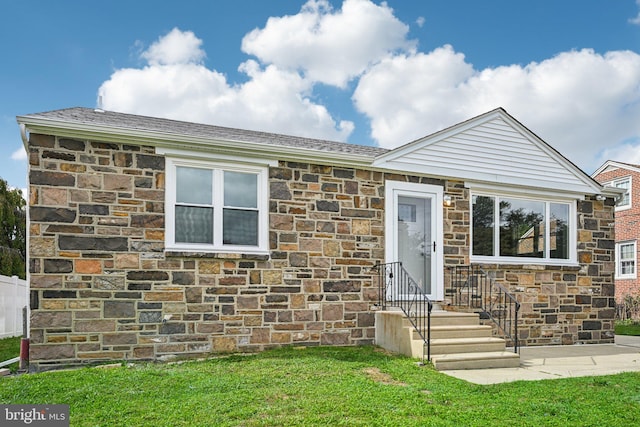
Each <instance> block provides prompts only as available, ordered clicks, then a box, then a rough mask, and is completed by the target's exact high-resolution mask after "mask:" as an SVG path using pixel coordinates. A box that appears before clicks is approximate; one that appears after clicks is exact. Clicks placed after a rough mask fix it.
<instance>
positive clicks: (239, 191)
mask: <svg viewBox="0 0 640 427" xmlns="http://www.w3.org/2000/svg"><path fill="white" fill-rule="evenodd" d="M224 205H225V206H229V207H235V208H254V209H255V208H257V207H258V176H257V175H256V174H253V173H243V172H230V171H225V172H224Z"/></svg>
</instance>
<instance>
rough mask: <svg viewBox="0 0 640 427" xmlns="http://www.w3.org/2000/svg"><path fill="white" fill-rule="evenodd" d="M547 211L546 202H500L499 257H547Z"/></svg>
mask: <svg viewBox="0 0 640 427" xmlns="http://www.w3.org/2000/svg"><path fill="white" fill-rule="evenodd" d="M544 210H545V204H544V202H538V201H533V200H524V199H508V198H504V199H501V200H500V256H512V257H533V258H543V257H544V256H545V254H544V221H545V219H544V216H545V215H544Z"/></svg>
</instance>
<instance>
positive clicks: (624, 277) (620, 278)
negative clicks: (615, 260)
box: [614, 276, 637, 280]
mask: <svg viewBox="0 0 640 427" xmlns="http://www.w3.org/2000/svg"><path fill="white" fill-rule="evenodd" d="M614 279H615V280H636V279H637V276H615V277H614Z"/></svg>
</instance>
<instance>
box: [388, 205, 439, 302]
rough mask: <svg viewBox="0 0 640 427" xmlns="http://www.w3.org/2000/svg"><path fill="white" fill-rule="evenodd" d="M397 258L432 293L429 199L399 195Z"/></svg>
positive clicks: (413, 277) (426, 290) (412, 276)
mask: <svg viewBox="0 0 640 427" xmlns="http://www.w3.org/2000/svg"><path fill="white" fill-rule="evenodd" d="M397 209H398V221H397V230H396V233H397V245H398V259H399V260H401V261H402V265H403V267H404V268H405V269H406V270H407V272H408V273H409V275H410V276H411V278H412V279H413V280H415V282H416V284H417V285H418V286H420V287H421V288H422V290H423V291H425V292H426V293H427V294H429V293H431V256H432V254H431V242H432V238H431V199H430V198H426V197H425V198H421V197H407V196H398V206H397Z"/></svg>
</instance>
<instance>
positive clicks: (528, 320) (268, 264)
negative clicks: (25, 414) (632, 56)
mask: <svg viewBox="0 0 640 427" xmlns="http://www.w3.org/2000/svg"><path fill="white" fill-rule="evenodd" d="M18 122H19V124H20V125H21V128H22V131H23V135H24V139H25V146H26V148H27V151H28V155H29V205H30V208H29V226H28V229H29V236H28V242H29V243H28V252H29V281H30V286H31V323H30V338H31V346H30V352H31V353H30V358H31V363H32V366H33V368H34V369H43V368H46V366H48V365H58V366H59V365H60V364H65V365H68V364H78V363H83V362H92V361H99V360H108V359H165V358H171V357H175V356H180V355H198V354H206V353H211V352H229V351H259V350H262V349H266V348H271V347H274V346H280V345H304V346H310V345H360V344H371V343H373V342H374V337H375V333H374V332H375V324H374V323H375V316H374V312H373V304H374V303H375V301H376V300H377V289H376V288H375V286H374V283H373V280H372V272H371V267H373V266H374V265H375V264H376V263H381V262H391V261H398V260H400V261H403V262H404V263H405V265H406V266H407V269H408V270H410V272H411V273H412V274H413V275H414V276H415V278H416V280H417V281H418V282H419V283H420V284H421V285H422V286H423V287H424V289H425V291H426V292H427V293H428V294H429V295H430V296H431V298H432V299H434V300H442V299H443V271H444V269H445V268H446V267H447V266H455V265H467V264H471V263H473V264H480V265H482V266H483V268H484V269H485V270H488V271H490V272H491V273H492V275H493V276H495V278H496V280H497V281H499V282H501V283H502V284H503V285H505V286H506V287H508V288H509V289H510V290H511V291H512V292H513V293H514V294H515V295H516V296H517V298H518V299H519V300H520V302H521V303H522V310H521V318H520V319H521V325H522V327H521V339H522V342H523V344H525V345H540V344H571V343H577V342H584V343H604V342H612V340H613V318H614V300H613V295H614V285H613V273H614V241H613V225H612V224H613V209H614V208H613V205H614V199H613V196H614V194H613V193H606V190H605V189H603V188H602V187H601V186H600V185H599V184H598V183H597V182H595V181H594V180H592V179H591V178H590V177H589V176H587V175H586V174H584V173H583V172H582V171H580V170H579V169H578V168H576V167H575V166H574V165H573V164H572V163H571V162H569V161H568V160H567V159H565V158H564V157H562V156H561V155H560V154H559V153H558V152H556V151H555V150H553V149H552V148H551V147H549V146H548V145H547V144H546V143H545V142H544V141H542V140H540V139H539V138H538V137H537V136H535V135H534V134H533V133H531V132H530V131H529V130H528V129H527V128H525V127H524V126H523V125H522V124H520V123H519V122H518V121H516V120H515V119H514V118H513V117H511V116H510V115H509V114H507V113H506V112H505V111H504V110H502V109H497V110H493V111H490V112H488V113H486V114H483V115H481V116H478V117H476V118H474V119H471V120H468V121H465V122H463V123H460V124H458V125H456V126H453V127H451V128H448V129H445V130H443V131H441V132H438V133H436V134H433V135H431V136H428V137H426V138H423V139H420V140H418V141H414V142H412V143H410V144H406V145H404V146H401V147H399V148H397V149H395V150H385V149H380V148H374V147H366V146H358V145H351V144H343V143H336V142H329V141H319V140H311V139H306V138H298V137H292V136H285V135H274V134H267V133H261V132H252V131H244V130H238V129H228V128H220V127H216V126H209V125H201V124H194V123H185V122H177V121H171V120H165V119H157V118H151V117H142V116H134V115H129V114H121V113H113V112H104V111H100V110H96V111H94V110H91V109H83V108H71V109H66V110H59V111H52V112H46V113H39V114H31V115H27V116H20V117H18ZM603 191H605V196H606V197H602V194H603ZM445 201H446V203H444V202H445ZM527 236H535V240H532V242H534V243H531V244H521V243H522V241H523V240H524V239H527V238H529V237H527ZM432 248H433V249H432ZM514 248H520V249H517V250H515V249H514Z"/></svg>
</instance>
